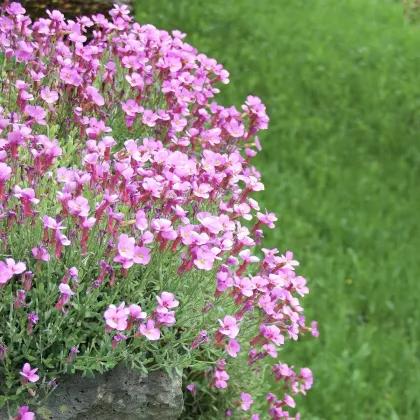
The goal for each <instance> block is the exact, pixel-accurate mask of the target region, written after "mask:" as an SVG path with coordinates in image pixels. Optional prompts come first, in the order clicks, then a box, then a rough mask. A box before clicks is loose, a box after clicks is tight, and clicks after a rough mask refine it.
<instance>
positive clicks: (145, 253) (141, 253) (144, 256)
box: [133, 246, 151, 265]
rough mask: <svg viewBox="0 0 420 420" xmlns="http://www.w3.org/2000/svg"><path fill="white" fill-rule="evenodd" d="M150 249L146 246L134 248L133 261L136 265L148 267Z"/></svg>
mask: <svg viewBox="0 0 420 420" xmlns="http://www.w3.org/2000/svg"><path fill="white" fill-rule="evenodd" d="M150 259H151V257H150V249H149V248H146V247H144V246H136V247H135V248H134V256H133V261H134V262H135V263H136V264H142V265H147V264H149V262H150Z"/></svg>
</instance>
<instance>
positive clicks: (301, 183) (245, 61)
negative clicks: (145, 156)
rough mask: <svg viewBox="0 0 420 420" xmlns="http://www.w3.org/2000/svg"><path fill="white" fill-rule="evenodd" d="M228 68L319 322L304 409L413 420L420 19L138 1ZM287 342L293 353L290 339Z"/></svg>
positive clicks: (281, 4) (354, 3) (368, 11)
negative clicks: (257, 116) (256, 109)
mask: <svg viewBox="0 0 420 420" xmlns="http://www.w3.org/2000/svg"><path fill="white" fill-rule="evenodd" d="M137 3H138V4H137V6H138V7H137V18H138V19H139V20H140V22H142V23H152V24H154V25H156V26H157V27H159V28H162V29H167V30H172V29H180V30H182V31H183V32H186V33H187V34H188V35H189V36H188V37H187V41H188V42H190V43H191V44H192V45H194V46H195V47H196V48H198V49H199V51H200V52H204V53H206V54H207V55H209V56H211V57H215V58H216V59H217V60H218V61H219V62H221V63H222V64H224V65H225V66H226V68H227V69H228V70H229V71H230V72H231V83H230V84H229V85H228V86H225V87H224V89H223V90H222V92H223V93H222V94H221V95H219V96H220V98H218V101H219V102H222V103H223V104H225V105H228V104H229V105H230V104H232V103H233V104H235V105H236V106H239V105H240V104H241V103H243V101H244V99H245V97H246V95H248V94H253V95H258V96H260V97H261V98H262V99H263V101H264V103H265V104H266V105H267V108H268V112H269V116H270V117H271V124H270V127H269V130H268V131H267V132H266V133H264V135H263V136H262V143H263V148H264V150H263V153H262V154H261V156H260V158H259V161H258V162H256V166H257V167H258V168H259V169H260V170H261V171H262V175H263V181H264V183H265V185H266V191H265V192H264V193H262V194H260V201H261V204H262V205H263V207H265V206H266V207H267V208H268V209H269V210H270V211H275V212H276V213H277V214H278V215H279V222H278V226H279V228H278V229H277V230H276V231H275V232H271V231H270V232H269V233H268V235H267V239H266V244H265V245H266V246H272V247H274V246H277V247H279V248H280V249H282V250H285V249H292V250H294V251H295V253H296V255H297V257H298V258H299V260H300V261H301V270H300V273H301V274H303V275H306V277H307V278H308V279H309V285H310V286H311V292H312V293H311V294H310V296H309V297H308V298H306V299H305V301H304V306H305V308H307V314H308V315H310V317H313V318H315V319H317V320H318V321H319V324H320V330H321V337H320V338H319V339H318V340H312V339H305V340H303V341H302V342H301V343H292V344H291V345H290V346H289V347H288V348H287V350H286V352H284V353H282V357H283V358H284V360H285V361H286V362H288V363H291V362H292V363H293V364H294V365H296V366H304V365H305V366H306V365H307V366H309V367H311V369H313V371H314V374H315V379H316V382H315V388H314V389H313V390H312V391H311V392H310V393H309V394H308V396H307V398H304V399H300V400H299V405H300V408H301V412H302V414H303V418H306V419H326V420H331V419H340V420H341V419H344V420H346V419H352V420H354V419H387V420H388V419H391V420H395V419H410V420H415V419H420V401H419V394H420V363H419V356H420V353H419V343H420V323H419V321H420V304H419V302H418V301H419V297H420V279H419V275H420V258H419V250H420V229H419V206H420V185H419V184H420V147H419V134H420V32H419V30H418V29H417V28H416V27H414V26H411V25H409V24H408V23H407V21H405V20H404V18H403V15H404V13H403V10H402V7H401V4H400V3H399V2H397V1H395V0H380V1H379V0H378V1H375V0H348V1H343V0H312V1H309V0H293V1H290V0H259V1H258V2H255V1H253V0H236V1H233V0H232V1H228V0H213V1H211V2H210V1H206V2H204V1H199V0H177V1H168V0H154V1H153V2H151V1H147V0H138V2H137ZM286 353H287V354H286Z"/></svg>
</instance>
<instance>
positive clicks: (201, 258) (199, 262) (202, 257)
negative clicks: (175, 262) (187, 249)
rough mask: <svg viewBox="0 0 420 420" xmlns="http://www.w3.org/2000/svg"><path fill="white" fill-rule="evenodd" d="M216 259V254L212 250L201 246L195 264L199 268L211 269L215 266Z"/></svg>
mask: <svg viewBox="0 0 420 420" xmlns="http://www.w3.org/2000/svg"><path fill="white" fill-rule="evenodd" d="M214 260H215V255H214V254H213V253H212V252H209V251H206V250H203V249H201V248H199V249H198V251H197V257H196V259H195V260H194V265H195V266H196V267H197V268H198V269H199V270H206V271H210V270H211V269H212V268H213V264H214Z"/></svg>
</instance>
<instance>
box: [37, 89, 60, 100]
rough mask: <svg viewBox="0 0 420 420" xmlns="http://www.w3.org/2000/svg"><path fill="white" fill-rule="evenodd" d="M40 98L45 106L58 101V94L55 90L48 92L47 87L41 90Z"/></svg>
mask: <svg viewBox="0 0 420 420" xmlns="http://www.w3.org/2000/svg"><path fill="white" fill-rule="evenodd" d="M41 98H42V99H43V100H44V101H45V102H46V103H47V104H53V103H54V102H57V101H58V93H57V92H56V91H55V90H50V88H49V87H48V86H47V87H45V88H44V89H42V90H41Z"/></svg>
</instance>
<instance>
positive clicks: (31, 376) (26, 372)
mask: <svg viewBox="0 0 420 420" xmlns="http://www.w3.org/2000/svg"><path fill="white" fill-rule="evenodd" d="M37 371H38V368H35V369H32V368H31V365H30V364H29V363H25V364H24V365H23V368H22V371H21V372H20V375H21V376H23V377H24V378H25V379H26V380H27V381H29V382H37V381H38V380H39V376H38V375H36V372H37Z"/></svg>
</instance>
